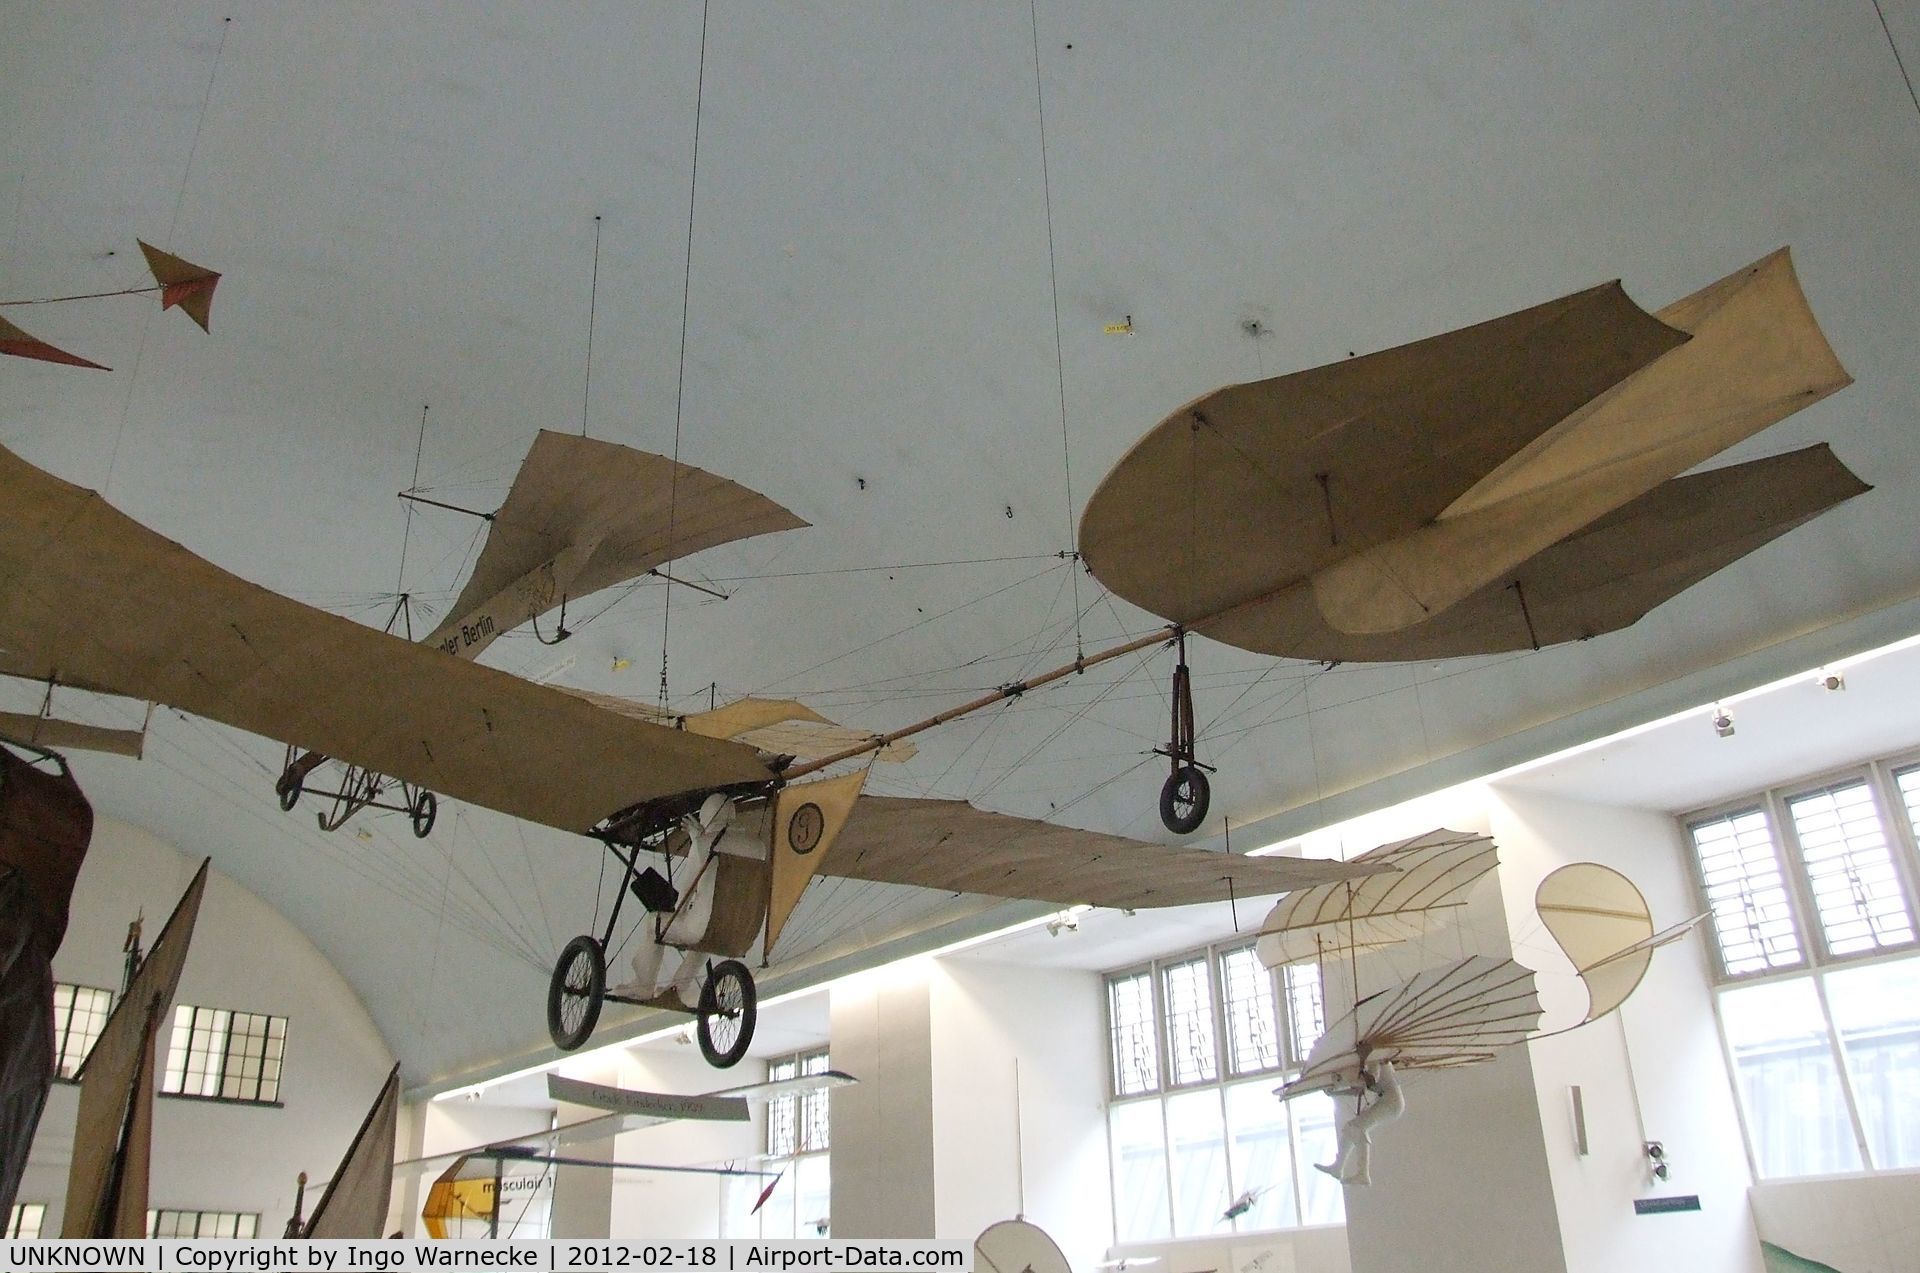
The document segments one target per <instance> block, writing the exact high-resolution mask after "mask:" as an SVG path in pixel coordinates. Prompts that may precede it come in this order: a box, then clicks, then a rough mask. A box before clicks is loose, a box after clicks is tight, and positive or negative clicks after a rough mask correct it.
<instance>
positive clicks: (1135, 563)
mask: <svg viewBox="0 0 1920 1273" xmlns="http://www.w3.org/2000/svg"><path fill="white" fill-rule="evenodd" d="M1685 339H1686V335H1685V333H1684V332H1680V331H1677V330H1675V329H1673V328H1671V327H1668V326H1666V325H1665V324H1663V323H1661V322H1659V321H1658V320H1657V319H1655V318H1653V317H1652V316H1651V315H1649V314H1647V313H1646V312H1645V311H1644V310H1642V309H1640V307H1639V306H1637V305H1635V304H1634V303H1633V302H1632V301H1631V300H1629V299H1628V298H1627V296H1626V293H1625V292H1623V291H1622V290H1621V289H1620V287H1619V285H1618V284H1617V283H1616V284H1608V285H1606V286H1604V287H1597V288H1592V289H1590V290H1588V291H1584V292H1577V293H1575V294H1573V295H1571V296H1567V297H1564V298H1562V299H1560V300H1556V301H1549V302H1548V303H1546V304H1544V305H1536V306H1534V307H1533V308H1531V309H1525V310H1521V311H1520V312H1518V313H1515V314H1509V315H1507V316H1505V317H1503V318H1496V319H1493V320H1491V321H1489V322H1485V323H1479V324H1477V325H1475V326H1472V327H1466V328H1462V329H1461V330H1459V331H1454V332H1448V333H1446V334H1444V335H1440V336H1434V337H1430V338H1428V339H1426V340H1422V341H1418V342H1416V343H1414V344H1410V345H1402V346H1400V347H1398V348H1395V349H1389V350H1385V351H1383V352H1380V353H1375V354H1368V355H1366V356H1364V357H1360V358H1349V359H1347V360H1346V361H1344V362H1338V363H1332V364H1329V365H1327V366H1324V367H1316V368H1313V369H1311V370H1308V371H1301V372H1295V373H1293V374H1292V375H1287V376H1281V377H1278V378H1276V379H1272V380H1261V381H1255V382H1253V383H1251V384H1243V385H1233V386H1230V387H1228V388H1225V389H1221V390H1218V391H1216V392H1214V393H1211V394H1208V395H1207V396H1206V397H1204V398H1201V399H1199V400H1197V401H1195V402H1193V403H1191V404H1189V405H1188V406H1185V407H1182V408H1181V409H1180V410H1178V411H1176V412H1174V413H1173V414H1172V415H1171V416H1169V417H1168V418H1167V419H1166V420H1165V421H1163V422H1162V423H1161V424H1160V425H1159V426H1157V427H1156V428H1155V429H1154V430H1153V431H1152V432H1150V433H1149V434H1147V436H1146V437H1144V438H1142V439H1141V440H1140V442H1139V443H1138V444H1137V445H1136V446H1135V447H1134V448H1133V450H1131V451H1130V452H1128V453H1127V455H1126V456H1125V457H1123V458H1122V459H1121V460H1120V462H1119V463H1118V464H1117V465H1115V466H1114V468H1113V471H1112V472H1110V473H1109V474H1108V475H1107V477H1106V479H1105V480H1104V481H1102V483H1101V484H1100V487H1099V488H1098V489H1097V490H1096V491H1095V492H1094V494H1093V497H1092V498H1091V499H1090V500H1088V501H1087V508H1086V513H1085V515H1084V516H1083V517H1082V519H1081V523H1080V551H1081V554H1082V556H1083V557H1084V558H1085V560H1086V563H1087V568H1088V569H1089V570H1091V571H1092V572H1093V573H1094V575H1095V576H1096V577H1098V578H1099V580H1100V582H1101V583H1103V584H1105V585H1106V586H1107V587H1108V588H1110V589H1112V590H1113V591H1114V592H1116V593H1118V594H1119V595H1120V596H1122V597H1125V598H1126V599H1127V600H1129V601H1131V602H1133V603H1134V604H1135V605H1138V606H1140V607H1142V608H1143V609H1146V610H1150V611H1152V612H1153V613H1155V614H1158V615H1163V616H1165V617H1166V618H1169V619H1173V620H1176V621H1179V622H1190V621H1192V620H1195V619H1199V618H1202V617H1204V616H1207V615H1212V614H1217V613H1219V612H1220V611H1222V610H1225V609H1227V608H1229V607H1232V606H1236V605H1240V604H1242V603H1245V602H1247V601H1249V600H1251V599H1254V598H1258V597H1263V596H1266V595H1268V594H1271V593H1273V592H1276V591H1278V590H1280V589H1283V588H1285V587H1287V586H1288V585H1290V584H1292V583H1294V582H1296V581H1299V580H1303V579H1305V578H1307V577H1308V576H1310V575H1311V574H1313V573H1314V572H1315V571H1317V570H1319V569H1321V568H1322V567H1324V566H1326V565H1328V564H1330V563H1332V562H1334V561H1336V560H1339V559H1341V558H1343V557H1345V556H1347V555H1349V554H1351V553H1352V552H1354V551H1356V550H1357V549H1359V548H1363V547H1366V546H1368V545H1371V544H1375V543H1379V542H1382V541H1384V540H1387V539H1391V538H1393V537H1395V536H1397V535H1402V534H1405V533H1407V532H1409V531H1411V530H1413V529H1415V528H1417V527H1419V526H1421V525H1423V524H1425V523H1426V522H1428V521H1430V520H1432V519H1433V518H1434V517H1436V516H1438V515H1439V514H1440V513H1441V512H1442V511H1443V510H1445V509H1446V508H1447V506H1448V505H1449V504H1451V503H1452V502H1453V501H1454V500H1456V499H1458V498H1459V497H1460V496H1461V495H1463V494H1464V493H1466V492H1467V491H1468V490H1470V489H1471V488H1472V487H1473V486H1474V484H1475V483H1476V482H1479V481H1480V480H1481V479H1482V478H1484V477H1485V476H1486V475H1487V474H1488V473H1490V472H1492V471H1493V470H1494V469H1495V468H1496V467H1497V466H1498V465H1500V464H1501V463H1502V462H1503V461H1505V460H1506V459H1508V458H1509V457H1510V456H1512V455H1514V454H1515V453H1516V452H1518V451H1519V450H1520V449H1521V448H1522V447H1524V446H1525V445H1527V444H1528V443H1529V442H1532V441H1533V440H1534V439H1535V438H1537V437H1539V436H1540V435H1541V434H1543V433H1545V432H1546V431H1547V430H1548V429H1549V428H1551V427H1552V426H1553V425H1555V424H1556V423H1558V422H1559V421H1560V420H1562V419H1564V418H1565V417H1566V416H1567V415H1568V414H1570V413H1571V412H1573V411H1574V410H1575V409H1576V408H1578V407H1579V406H1581V405H1582V404H1583V403H1585V402H1587V401H1589V400H1590V399H1592V398H1593V397H1595V396H1596V395H1597V394H1599V393H1600V392H1602V391H1603V390H1605V389H1607V388H1608V387H1610V386H1612V385H1614V384H1616V383H1618V382H1619V381H1621V380H1623V379H1625V378H1626V377H1627V376H1629V375H1631V374H1632V373H1634V372H1635V371H1637V370H1639V369H1640V368H1642V367H1644V366H1646V365H1647V364H1649V363H1651V362H1652V361H1653V360H1654V359H1656V358H1658V357H1660V355H1662V354H1664V353H1666V352H1667V351H1668V350H1670V349H1672V348H1674V347H1675V346H1677V345H1678V344H1680V343H1681V342H1683V341H1684V340H1685ZM1329 513H1331V518H1330V517H1329ZM1208 635H1219V634H1218V633H1215V632H1213V631H1211V630H1210V631H1209V633H1208ZM1220 639H1222V640H1227V641H1230V642H1231V643H1232V644H1236V645H1244V647H1245V648H1247V649H1252V650H1258V651H1263V652H1266V653H1288V652H1289V651H1286V650H1277V649H1272V648H1270V646H1269V645H1268V644H1267V643H1265V642H1263V641H1261V640H1260V638H1259V636H1258V634H1257V633H1254V632H1249V631H1246V630H1244V629H1242V630H1240V631H1239V634H1238V639H1236V638H1235V637H1228V636H1220Z"/></svg>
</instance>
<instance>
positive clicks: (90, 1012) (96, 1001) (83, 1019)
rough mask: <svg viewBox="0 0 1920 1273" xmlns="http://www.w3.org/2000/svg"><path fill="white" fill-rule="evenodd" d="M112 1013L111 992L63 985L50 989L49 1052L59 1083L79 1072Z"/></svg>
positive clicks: (92, 987)
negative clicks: (51, 1001) (51, 1002)
mask: <svg viewBox="0 0 1920 1273" xmlns="http://www.w3.org/2000/svg"><path fill="white" fill-rule="evenodd" d="M112 1012H113V991H111V990H101V989H99V988H98V987H96V986H69V985H66V984H64V983H56V984H55V985H54V987H53V1048H54V1058H55V1061H56V1065H57V1068H56V1069H55V1071H54V1072H55V1073H56V1074H58V1075H59V1076H60V1077H61V1078H63V1079H70V1078H72V1077H73V1076H74V1074H75V1073H76V1072H77V1071H78V1070H79V1069H80V1063H81V1062H82V1061H84V1060H86V1059H87V1053H89V1052H91V1051H93V1045H94V1044H95V1043H96V1042H98V1041H99V1038H100V1031H102V1030H104V1029H106V1026H107V1017H108V1016H109V1015H111V1014H112Z"/></svg>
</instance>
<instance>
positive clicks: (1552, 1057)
mask: <svg viewBox="0 0 1920 1273" xmlns="http://www.w3.org/2000/svg"><path fill="white" fill-rule="evenodd" d="M1488 802H1489V810H1490V814H1491V824H1492V830H1493V833H1494V839H1495V841H1496V843H1498V844H1499V846H1500V858H1501V867H1500V878H1501V885H1502V890H1503V892H1504V894H1505V896H1506V903H1507V908H1508V914H1509V915H1510V916H1511V917H1512V920H1513V924H1514V938H1515V943H1516V947H1517V949H1518V953H1519V956H1520V959H1521V961H1522V962H1523V963H1526V964H1528V965H1530V966H1532V967H1534V968H1536V969H1539V970H1540V971H1541V976H1540V978H1539V980H1540V983H1541V985H1542V996H1541V998H1542V1002H1543V1003H1548V1004H1549V1015H1548V1017H1547V1025H1548V1026H1549V1028H1551V1027H1552V1026H1553V1025H1554V1024H1556V1021H1560V1022H1564V1021H1566V1020H1578V1019H1579V1015H1580V1013H1581V1012H1582V1011H1584V1009H1585V996H1584V993H1583V992H1582V991H1581V990H1580V989H1579V983H1578V981H1577V979H1576V978H1575V977H1574V976H1573V973H1572V969H1571V966H1570V965H1569V964H1568V963H1567V961H1566V959H1565V957H1564V955H1562V954H1561V952H1560V949H1559V947H1558V946H1557V945H1556V944H1555V942H1554V941H1553V938H1552V936H1551V935H1550V934H1549V933H1547V932H1546V931H1545V929H1544V928H1543V927H1542V926H1541V925H1540V923H1539V921H1538V919H1537V918H1535V916H1536V915H1537V912H1535V910H1534V908H1533V893H1534V889H1535V888H1536V887H1537V886H1538V884H1539V882H1540V880H1541V879H1542V878H1544V877H1545V876H1546V875H1547V873H1548V872H1550V871H1552V870H1553V869H1554V868H1556V867H1558V866H1562V865H1565V864H1566V863H1568V862H1576V861H1589V862H1599V863H1601V864H1602V865H1605V866H1611V867H1613V868H1614V869H1615V870H1618V871H1620V872H1621V873H1623V874H1625V875H1626V876H1627V877H1628V878H1629V879H1631V880H1633V881H1634V883H1635V884H1637V885H1638V886H1639V887H1640V890H1641V892H1642V894H1644V895H1645V897H1646V899H1647V903H1648V905H1649V907H1650V908H1651V909H1652V911H1653V918H1654V924H1655V926H1656V927H1657V928H1660V927H1666V926H1667V925H1669V924H1674V923H1678V922H1679V921H1681V920H1683V919H1685V918H1687V917H1688V916H1690V915H1693V914H1695V913H1697V910H1698V903H1697V902H1696V901H1695V898H1694V893H1693V889H1692V886H1691V883H1690V882H1689V880H1688V876H1687V866H1686V852H1687V849H1686V845H1685V843H1684V841H1683V840H1682V838H1681V834H1680V829H1679V827H1678V826H1677V824H1676V823H1675V822H1674V820H1673V819H1672V818H1671V817H1670V816H1668V815H1666V814H1663V813H1656V812H1652V811H1649V810H1643V809H1632V808H1626V807H1622V806H1618V805H1607V804H1595V803H1591V802H1588V801H1583V800H1570V799H1565V798H1563V797H1559V796H1551V795H1546V794H1542V793H1539V792H1533V791H1524V790H1518V789H1513V788H1500V787H1497V786H1496V787H1494V788H1492V789H1491V790H1490V791H1489V792H1488ZM1705 940H1706V939H1705V935H1704V933H1703V932H1702V931H1701V930H1699V929H1696V930H1695V931H1694V932H1693V934H1691V935H1690V936H1688V937H1686V938H1684V939H1682V940H1681V941H1679V942H1676V943H1674V944H1673V945H1670V946H1667V947H1665V948H1663V949H1661V950H1660V951H1658V952H1656V953H1655V955H1654V958H1653V961H1652V963H1651V965H1650V966H1649V968H1648V971H1647V975H1646V978H1645V979H1644V980H1643V981H1642V982H1641V985H1640V988H1639V989H1638V990H1637V991H1636V992H1635V993H1634V995H1633V997H1632V998H1631V999H1629V1000H1628V1001H1627V1002H1626V1003H1625V1004H1624V1005H1623V1006H1622V1007H1621V1008H1620V1010H1619V1011H1618V1012H1616V1013H1615V1014H1613V1015H1612V1016H1611V1017H1609V1018H1605V1019H1602V1020H1600V1021H1597V1022H1594V1023H1593V1024H1591V1025H1587V1026H1583V1027H1581V1028H1580V1029H1578V1030H1575V1031H1572V1032H1570V1033H1567V1034H1562V1035H1559V1036H1557V1037H1554V1038H1548V1039H1541V1040H1539V1041H1536V1042H1534V1043H1531V1044H1529V1045H1528V1047H1527V1049H1526V1051H1528V1052H1529V1053H1530V1054H1531V1059H1532V1065H1533V1073H1534V1082H1535V1086H1536V1089H1537V1095H1538V1101H1539V1110H1540V1121H1541V1125H1542V1127H1543V1128H1544V1131H1545V1137H1546V1154H1547V1165H1548V1168H1549V1170H1550V1172H1551V1178H1552V1184H1553V1197H1554V1203H1555V1207H1556V1210H1557V1213H1558V1216H1559V1223H1560V1230H1561V1237H1562V1241H1563V1245H1564V1248H1565V1251H1566V1267H1567V1269H1568V1271H1569V1273H1604V1271H1610V1270H1615V1269H1624V1268H1656V1267H1663V1268H1682V1267H1684V1268H1693V1269H1701V1270H1715V1271H1716V1273H1718V1271H1721V1270H1725V1271H1727V1273H1759V1270H1760V1269H1761V1268H1762V1264H1761V1258H1760V1249H1759V1244H1758V1241H1757V1239H1756V1238H1755V1236H1754V1229H1753V1222H1752V1217H1751V1213H1750V1210H1749V1207H1748V1204H1747V1188H1748V1186H1749V1185H1750V1184H1751V1183H1752V1177H1751V1173H1750V1169H1749V1166H1748V1163H1747V1158H1746V1150H1745V1148H1744V1145H1743V1142H1742V1139H1741V1134H1740V1124H1739V1121H1738V1114H1737V1112H1736V1110H1735V1106H1734V1100H1735V1097H1734V1091H1733V1085H1732V1083H1731V1081H1730V1080H1729V1077H1728V1074H1727V1068H1726V1060H1725V1057H1724V1054H1723V1053H1722V1051H1721V1048H1720V1039H1719V1031H1718V1029H1717V1027H1716V1025H1715V1023H1714V1013H1713V1002H1712V989H1711V985H1710V982H1709V979H1708V967H1709V965H1708V963H1707V960H1708V958H1709V956H1708V954H1707V951H1706V947H1705ZM1569 995H1570V999H1569ZM1556 1013H1557V1014H1560V1015H1557V1016H1556ZM1576 1085H1577V1086H1578V1087H1579V1088H1580V1089H1581V1095H1582V1099H1583V1101H1584V1103H1585V1107H1586V1125H1587V1137H1588V1146H1589V1152H1588V1153H1587V1155H1586V1156H1585V1157H1582V1156H1580V1155H1579V1154H1578V1153H1577V1152H1576V1150H1575V1145H1574V1123H1573V1116H1572V1096H1571V1093H1570V1089H1571V1088H1572V1087H1573V1086H1576ZM1636 1093H1637V1095H1636ZM1643 1115H1644V1126H1645V1135H1644V1139H1645V1140H1657V1141H1660V1142H1661V1143H1662V1144H1663V1145H1664V1147H1665V1149H1666V1151H1667V1154H1668V1158H1669V1161H1670V1162H1671V1164H1672V1175H1671V1177H1670V1178H1669V1179H1668V1180H1667V1181H1666V1182H1665V1183H1660V1184H1658V1185H1657V1187H1656V1182H1655V1181H1653V1179H1652V1178H1651V1176H1650V1175H1649V1174H1648V1171H1647V1160H1646V1156H1645V1152H1644V1141H1643V1136H1642V1116H1643ZM1685 1194H1697V1195H1699V1198H1700V1206H1701V1209H1700V1210H1699V1211H1697V1212H1673V1213H1666V1214H1658V1215H1648V1216H1640V1215H1636V1214H1635V1213H1634V1210H1633V1203H1634V1200H1635V1199H1637V1198H1650V1197H1666V1196H1674V1195H1685Z"/></svg>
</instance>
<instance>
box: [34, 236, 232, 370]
mask: <svg viewBox="0 0 1920 1273" xmlns="http://www.w3.org/2000/svg"><path fill="white" fill-rule="evenodd" d="M134 242H136V243H138V244H139V245H140V251H141V252H142V253H143V254H144V255H145V256H146V258H147V269H148V271H149V272H151V273H152V275H153V286H151V287H124V288H120V289H118V290H117V291H112V292H82V293H79V294H77V295H74V296H41V297H35V298H34V299H32V300H20V301H0V306H18V305H55V304H60V303H63V302H67V301H92V300H100V299H103V298H105V297H109V296H145V295H147V294H149V293H152V292H158V293H159V294H160V308H161V309H163V310H166V309H175V308H177V309H179V311H180V312H181V313H183V314H185V315H186V316H187V317H189V318H191V319H192V320H193V321H194V322H196V323H198V324H199V325H200V330H201V331H209V330H211V329H210V328H209V327H208V322H209V321H210V318H211V312H212V308H213V289H214V288H215V287H216V286H218V285H219V282H220V275H219V273H218V272H216V271H214V270H210V269H208V268H206V267H205V266H204V265H195V264H194V263H193V262H192V261H189V260H186V259H184V258H182V257H178V256H175V255H174V254H173V253H171V252H162V251H161V250H160V249H159V248H157V247H154V246H153V245H152V244H151V243H148V242H147V241H146V240H144V239H135V240H134ZM0 354H10V355H12V356H13V357H15V358H33V359H37V360H38V361H40V362H56V363H61V364H63V365H65V366H68V367H91V368H93V369H94V370H96V371H110V370H112V368H110V367H106V366H103V365H102V364H100V363H97V362H93V361H92V360H90V359H87V358H82V357H80V355H78V354H71V353H68V352H67V351H66V350H64V349H60V348H57V347H56V346H53V345H49V344H48V343H47V342H46V341H44V340H40V339H38V338H36V337H34V336H31V335H29V334H27V333H26V332H24V331H22V330H21V329H20V328H18V327H16V326H14V325H13V324H12V323H10V322H8V321H7V320H6V319H4V318H0Z"/></svg>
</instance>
